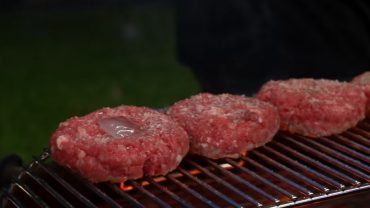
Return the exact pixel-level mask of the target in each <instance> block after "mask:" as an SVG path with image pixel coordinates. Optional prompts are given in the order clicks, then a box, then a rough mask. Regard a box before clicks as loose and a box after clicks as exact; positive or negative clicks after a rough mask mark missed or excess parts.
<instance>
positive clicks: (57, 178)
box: [35, 160, 96, 208]
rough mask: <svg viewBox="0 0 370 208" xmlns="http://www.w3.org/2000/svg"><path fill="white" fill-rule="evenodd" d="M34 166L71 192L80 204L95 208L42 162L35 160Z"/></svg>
mask: <svg viewBox="0 0 370 208" xmlns="http://www.w3.org/2000/svg"><path fill="white" fill-rule="evenodd" d="M35 164H37V165H38V166H39V167H40V168H41V169H42V170H43V171H45V172H46V173H47V174H48V175H50V176H51V177H52V178H53V179H55V180H56V181H57V182H58V183H59V184H61V185H62V186H63V187H64V188H66V189H67V190H68V191H69V192H71V193H72V194H73V195H74V196H75V197H76V198H77V199H79V201H80V202H82V203H83V204H85V205H86V206H87V207H93V208H94V207H96V206H95V205H94V204H93V203H92V202H91V201H90V200H88V199H87V198H86V197H85V196H83V195H82V194H81V193H80V192H79V191H77V190H76V189H75V188H74V187H73V186H71V185H70V184H69V183H67V182H66V181H65V180H64V179H63V178H61V177H60V176H58V174H56V173H54V171H52V170H49V168H47V167H46V166H45V165H44V164H43V163H42V162H39V161H38V160H35Z"/></svg>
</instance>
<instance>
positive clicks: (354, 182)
mask: <svg viewBox="0 0 370 208" xmlns="http://www.w3.org/2000/svg"><path fill="white" fill-rule="evenodd" d="M274 144H276V145H277V146H279V147H281V148H283V149H284V150H286V151H288V152H292V153H293V154H294V155H295V156H296V157H299V158H300V159H301V160H304V161H305V162H308V163H310V164H312V165H314V166H316V167H318V168H320V169H324V170H326V171H328V172H329V173H331V174H333V175H335V176H337V177H339V178H341V179H342V180H345V181H347V182H349V183H351V184H356V180H355V179H353V178H351V177H349V176H347V175H345V174H343V173H341V172H339V171H337V170H335V169H333V168H331V167H329V166H327V165H325V164H323V163H321V162H320V161H318V160H314V159H312V158H310V157H307V156H306V155H303V154H302V153H300V152H298V151H296V150H293V149H292V148H290V147H288V146H286V145H285V144H282V143H280V142H277V141H275V142H274ZM337 187H338V188H340V189H343V188H344V187H345V186H344V185H343V184H340V183H338V184H337Z"/></svg>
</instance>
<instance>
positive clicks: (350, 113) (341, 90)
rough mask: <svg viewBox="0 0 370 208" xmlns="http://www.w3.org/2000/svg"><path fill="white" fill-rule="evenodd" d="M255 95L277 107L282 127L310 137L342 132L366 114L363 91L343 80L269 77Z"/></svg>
mask: <svg viewBox="0 0 370 208" xmlns="http://www.w3.org/2000/svg"><path fill="white" fill-rule="evenodd" d="M257 98H259V99H261V100H263V101H267V102H270V103H272V104H273V105H275V106H276V107H277V108H278V111H279V114H280V119H281V123H280V129H281V130H284V131H289V132H291V133H297V134H301V135H304V136H308V137H313V138H316V137H321V136H329V135H332V134H338V133H341V132H343V131H345V130H347V129H349V128H351V127H353V126H355V125H356V124H357V123H358V122H359V121H360V120H362V119H363V118H364V117H365V105H366V97H365V95H364V93H363V92H362V90H361V89H360V88H359V87H357V86H355V85H353V84H350V83H346V82H338V81H332V80H324V79H320V80H315V79H289V80H284V81H269V82H267V83H266V84H265V85H263V86H262V88H261V90H260V91H259V92H258V94H257Z"/></svg>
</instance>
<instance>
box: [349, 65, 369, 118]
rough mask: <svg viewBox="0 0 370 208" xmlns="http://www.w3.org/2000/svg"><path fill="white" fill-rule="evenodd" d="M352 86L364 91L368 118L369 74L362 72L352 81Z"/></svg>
mask: <svg viewBox="0 0 370 208" xmlns="http://www.w3.org/2000/svg"><path fill="white" fill-rule="evenodd" d="M352 83H353V84H356V85H359V86H360V87H361V88H362V90H363V91H364V93H365V95H366V98H367V102H366V116H367V117H370V72H364V73H362V74H360V75H358V76H356V77H355V78H353V80H352Z"/></svg>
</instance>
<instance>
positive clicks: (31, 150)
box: [0, 0, 370, 162]
mask: <svg viewBox="0 0 370 208" xmlns="http://www.w3.org/2000/svg"><path fill="white" fill-rule="evenodd" d="M369 28H370V3H369V2H368V1H366V0H354V1H345V0H326V1H321V0H312V1H306V0H295V1H291V0H282V1H274V0H258V1H255V0H249V1H246V0H229V1H227V2H225V1H224V0H202V1H198V0H105V1H98V0H53V1H47V0H0V93H1V94H0V95H1V99H0V158H2V157H3V156H5V155H7V154H10V153H16V154H18V155H20V156H21V157H22V158H23V159H24V160H25V161H26V162H28V161H29V160H30V159H31V156H32V155H37V154H39V153H41V152H42V149H43V148H44V147H47V146H48V139H49V136H50V135H51V133H52V132H53V131H54V130H55V129H56V127H57V126H58V124H59V123H60V122H61V121H64V120H66V119H67V118H69V117H71V116H75V115H77V116H80V115H84V114H87V113H89V112H91V111H94V110H96V109H99V108H102V107H106V106H112V107H113V106H118V105H121V104H125V105H139V106H149V107H153V108H162V107H165V106H168V105H171V104H172V103H174V102H175V101H178V100H180V99H183V98H186V97H189V96H190V95H193V94H196V93H198V92H200V91H201V90H202V91H207V92H212V93H224V92H228V93H233V94H245V95H253V94H254V93H256V92H257V91H258V89H259V88H260V86H261V85H262V84H264V83H265V82H266V81H268V80H271V79H275V80H276V79H289V78H302V77H305V78H307V77H312V78H325V79H337V80H341V81H350V80H351V79H352V78H353V77H354V76H356V75H358V74H360V73H362V72H364V71H366V70H369V69H370V58H369V57H370V30H369ZM190 69H191V70H190Z"/></svg>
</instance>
